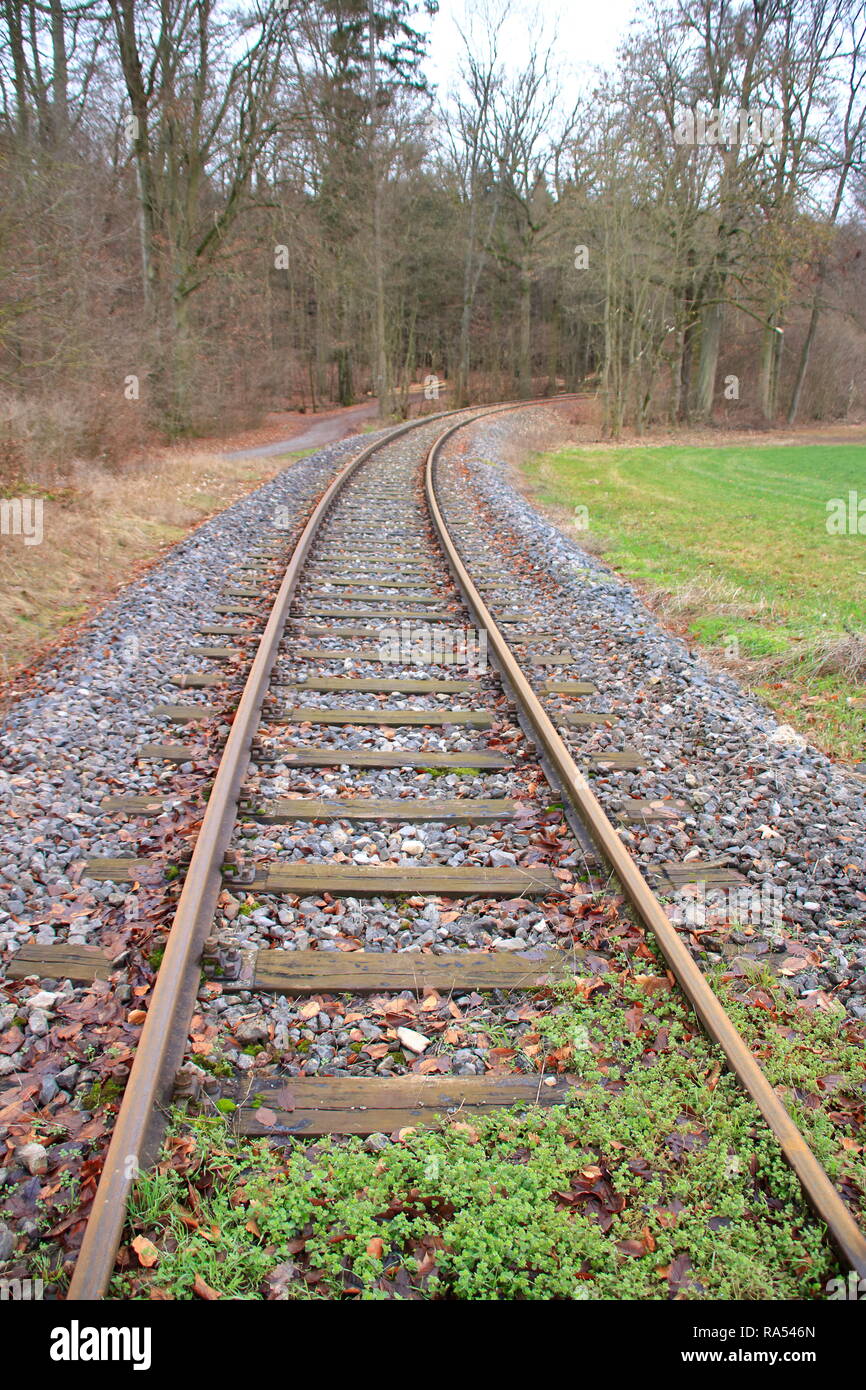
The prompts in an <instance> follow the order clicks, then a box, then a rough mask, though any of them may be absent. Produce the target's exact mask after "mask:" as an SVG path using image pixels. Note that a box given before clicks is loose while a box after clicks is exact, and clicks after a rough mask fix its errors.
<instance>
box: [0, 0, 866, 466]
mask: <svg viewBox="0 0 866 1390" xmlns="http://www.w3.org/2000/svg"><path fill="white" fill-rule="evenodd" d="M0 6H2V10H0V179H2V185H3V199H2V208H0V450H4V451H5V453H4V457H5V458H6V460H7V465H8V464H9V461H11V462H12V463H14V462H15V460H16V459H24V460H26V459H28V458H32V457H33V456H40V457H46V456H55V457H57V458H58V459H62V458H63V457H68V456H69V455H70V454H73V453H84V454H91V455H104V456H112V455H118V454H121V453H122V452H123V451H124V450H126V449H128V448H129V447H130V446H131V445H134V444H136V443H142V442H144V441H145V440H147V439H150V438H153V437H155V436H160V437H169V438H174V437H178V436H182V435H184V434H191V433H195V432H201V431H203V430H207V429H212V428H216V427H217V426H219V427H225V426H226V425H231V424H232V423H235V422H238V423H240V422H242V421H243V422H245V421H249V420H253V419H255V418H256V417H257V415H258V414H260V413H261V412H262V411H264V410H267V409H277V408H302V409H312V410H315V409H318V408H320V407H321V406H323V405H328V404H332V403H340V404H349V403H351V402H353V401H355V400H358V399H360V398H362V397H363V396H364V395H365V394H367V393H372V394H374V395H375V396H377V397H378V399H379V402H380V410H381V413H382V415H383V416H390V415H394V414H401V413H405V412H406V410H407V409H408V402H409V393H410V387H411V386H412V384H413V383H417V382H418V381H419V380H424V379H425V378H427V379H429V378H434V377H435V378H436V379H437V380H440V379H441V380H442V381H447V383H448V386H449V391H450V396H449V399H450V400H452V401H453V402H455V403H458V404H459V403H464V402H466V401H469V400H483V399H493V398H507V397H514V396H518V397H527V396H530V395H534V394H543V393H545V392H554V391H556V390H561V389H563V388H565V389H578V388H588V389H592V390H597V391H598V392H599V395H600V399H601V402H602V407H603V412H604V420H605V424H606V426H607V428H608V429H609V431H610V432H611V433H612V434H614V435H615V434H617V433H619V432H620V431H621V430H623V429H624V428H636V429H638V430H641V429H644V428H646V427H648V426H649V425H651V424H654V423H658V422H663V423H666V424H669V425H676V424H681V423H690V422H701V421H708V420H710V419H712V418H714V417H715V418H717V419H728V420H736V421H741V422H743V423H754V422H758V421H764V422H767V423H771V422H779V421H785V420H787V421H788V422H789V423H793V422H795V421H797V420H800V419H811V418H829V417H838V416H844V415H846V414H849V413H851V412H856V411H858V410H861V409H862V408H863V406H864V405H866V399H864V396H866V392H864V386H863V384H862V383H863V381H864V368H866V280H864V274H863V251H864V245H866V229H864V204H866V165H864V142H866V65H864V54H866V4H864V3H863V0H748V3H745V2H744V0H738V2H737V3H733V2H732V0H647V3H645V5H644V7H643V9H642V10H641V11H640V14H639V16H638V18H637V20H636V22H635V23H634V24H633V25H632V27H631V28H630V30H629V32H628V34H627V35H626V36H624V38H623V42H622V44H621V46H620V50H619V53H618V57H617V60H616V62H615V63H614V64H613V65H612V67H611V69H610V70H609V71H607V72H604V73H599V74H597V75H596V76H595V77H594V78H593V79H592V80H589V81H584V82H582V83H581V84H580V85H579V86H578V85H576V83H575V80H574V78H573V77H572V76H570V75H569V73H568V70H567V67H566V65H565V63H564V61H563V59H564V56H565V55H566V50H567V49H570V48H571V47H573V45H574V38H575V36H574V35H569V36H565V37H562V36H560V37H557V36H556V35H555V34H554V35H548V37H545V36H544V32H543V30H544V27H545V26H544V24H543V23H542V22H541V21H540V20H539V21H538V22H537V23H535V24H533V23H532V22H531V21H530V22H528V24H527V41H526V46H525V49H524V51H523V52H522V54H521V56H520V59H519V61H517V62H515V61H513V60H511V61H508V62H507V61H506V58H505V55H504V54H503V52H502V51H501V41H500V30H501V23H502V19H503V14H504V12H505V11H506V10H507V8H508V0H503V2H502V3H501V4H498V5H497V4H494V3H493V0H488V2H487V5H486V7H485V4H484V0H476V2H475V3H472V0H470V3H469V5H468V7H467V16H466V21H465V24H464V25H463V27H462V28H461V30H460V33H459V46H460V55H459V62H458V63H457V64H456V67H455V77H454V79H453V81H451V82H449V84H448V85H447V88H446V89H443V90H434V89H432V87H431V84H430V82H429V80H428V76H427V66H428V57H427V44H426V39H425V18H426V15H431V14H433V13H434V12H435V9H436V5H435V0H421V3H419V4H413V3H411V0H276V3H269V4H265V3H262V0H255V3H252V4H250V3H242V4H241V6H240V7H239V8H229V7H228V6H227V5H225V4H224V3H222V0H78V3H64V0H0ZM425 12H426V15H425Z"/></svg>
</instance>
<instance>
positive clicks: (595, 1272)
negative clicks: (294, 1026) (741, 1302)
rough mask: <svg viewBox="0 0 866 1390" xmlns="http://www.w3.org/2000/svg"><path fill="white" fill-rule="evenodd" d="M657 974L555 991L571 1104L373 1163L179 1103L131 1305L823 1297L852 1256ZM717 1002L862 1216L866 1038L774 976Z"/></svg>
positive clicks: (124, 1290) (474, 1123)
mask: <svg viewBox="0 0 866 1390" xmlns="http://www.w3.org/2000/svg"><path fill="white" fill-rule="evenodd" d="M644 968H646V967H645V966H644ZM648 978H650V977H645V976H640V975H637V976H632V975H630V974H629V973H628V971H626V972H625V973H624V974H622V975H619V974H617V975H616V977H615V979H614V980H610V979H609V977H605V979H606V984H605V986H604V988H603V989H600V990H594V991H592V993H591V994H590V995H589V997H587V996H586V993H585V992H584V991H581V989H580V988H579V984H580V982H578V987H575V986H574V985H572V986H569V987H565V986H563V987H562V988H561V989H560V991H559V992H558V994H557V996H555V997H554V998H553V999H551V1000H550V1001H549V1003H550V1006H551V1007H550V1009H549V1012H548V1013H547V1014H546V1015H545V1018H544V1019H543V1021H542V1022H541V1024H540V1026H539V1030H538V1031H539V1032H540V1034H541V1036H542V1037H543V1039H544V1042H545V1047H546V1048H547V1049H548V1050H549V1051H548V1058H549V1060H550V1061H551V1063H552V1056H553V1054H552V1052H551V1051H550V1050H551V1049H558V1050H560V1051H561V1050H562V1049H570V1051H571V1055H570V1056H569V1057H568V1062H567V1065H568V1070H569V1071H570V1072H571V1073H572V1074H576V1075H577V1076H578V1078H579V1083H578V1084H579V1085H580V1087H581V1088H582V1089H581V1093H580V1094H579V1095H578V1096H577V1097H576V1099H575V1100H574V1101H573V1102H572V1103H569V1104H568V1105H566V1106H561V1107H556V1108H555V1109H551V1110H543V1109H535V1110H531V1111H530V1112H529V1113H527V1114H525V1115H522V1116H521V1115H518V1114H516V1113H513V1112H500V1113H498V1114H495V1115H492V1116H489V1117H487V1118H482V1119H476V1118H475V1117H474V1116H473V1117H471V1118H468V1117H467V1116H466V1115H465V1114H464V1115H457V1116H456V1117H455V1119H456V1121H457V1123H456V1124H454V1125H452V1126H450V1127H447V1128H445V1129H444V1130H442V1131H439V1132H437V1131H422V1130H412V1131H409V1132H406V1133H405V1134H404V1135H403V1136H402V1137H401V1139H399V1140H398V1141H396V1142H393V1143H391V1144H390V1145H388V1146H387V1147H385V1149H384V1150H382V1151H381V1152H372V1153H371V1152H368V1151H367V1150H366V1149H365V1148H364V1145H363V1142H362V1141H361V1140H360V1139H348V1140H335V1139H324V1140H319V1141H318V1142H316V1143H313V1144H311V1143H310V1142H309V1141H303V1140H292V1141H289V1142H288V1144H287V1146H286V1147H285V1148H284V1149H282V1150H280V1149H275V1148H272V1147H271V1146H269V1145H268V1144H267V1143H266V1142H265V1141H256V1142H245V1141H242V1140H238V1139H236V1138H235V1137H234V1136H233V1135H232V1133H231V1130H230V1128H229V1127H228V1126H227V1125H226V1122H225V1120H224V1119H223V1118H221V1117H214V1118H210V1119H208V1118H204V1117H199V1118H197V1119H196V1118H186V1117H184V1116H183V1115H182V1114H180V1113H178V1114H177V1116H176V1118H175V1123H174V1127H173V1131H172V1133H171V1134H170V1136H169V1139H168V1143H167V1149H166V1153H165V1157H164V1160H163V1162H162V1163H161V1165H160V1167H159V1170H158V1171H157V1172H156V1173H154V1174H153V1175H150V1176H147V1177H145V1178H143V1179H141V1180H140V1181H139V1183H138V1185H137V1187H136V1190H135V1193H134V1196H133V1199H132V1204H131V1209H130V1221H129V1225H128V1228H127V1232H126V1238H125V1239H126V1242H127V1244H128V1246H132V1248H133V1249H135V1248H136V1247H135V1246H133V1245H132V1242H133V1241H136V1240H137V1241H139V1244H140V1242H141V1239H142V1238H143V1239H144V1240H145V1241H149V1242H151V1243H152V1245H153V1246H154V1247H155V1251H151V1250H150V1249H149V1247H145V1253H146V1254H147V1255H148V1256H150V1255H155V1257H156V1258H155V1263H154V1264H153V1266H152V1267H151V1268H148V1269H142V1268H138V1267H137V1265H138V1261H137V1258H136V1257H135V1256H133V1255H131V1254H129V1255H128V1256H127V1272H126V1273H123V1274H119V1275H117V1276H116V1277H115V1280H114V1283H113V1286H112V1291H111V1296H112V1297H117V1298H145V1299H146V1298H150V1297H166V1296H168V1297H172V1298H181V1299H183V1298H190V1297H193V1296H194V1292H195V1291H194V1285H195V1282H196V1279H199V1280H203V1281H204V1283H205V1284H206V1285H207V1286H208V1287H209V1288H210V1289H212V1290H215V1291H216V1292H217V1293H218V1294H220V1295H221V1296H222V1297H229V1298H242V1299H257V1298H261V1297H264V1296H271V1297H273V1296H274V1290H273V1281H274V1279H279V1280H281V1281H282V1283H283V1286H284V1291H283V1294H282V1296H283V1297H284V1298H290V1299H309V1298H343V1297H355V1298H358V1297H359V1298H361V1299H367V1300H378V1299H383V1298H413V1297H414V1298H417V1297H420V1298H424V1299H461V1300H488V1299H529V1300H536V1299H551V1298H555V1299H575V1298H590V1299H611V1300H621V1299H649V1300H653V1299H666V1298H669V1297H671V1296H675V1295H676V1294H677V1293H679V1294H680V1296H683V1297H687V1298H691V1299H724V1298H738V1299H751V1300H772V1299H790V1298H820V1297H823V1296H824V1292H825V1289H826V1285H827V1281H828V1280H829V1279H830V1278H833V1277H835V1276H836V1274H837V1273H838V1268H837V1261H836V1260H835V1257H834V1256H833V1254H832V1251H831V1250H830V1248H829V1246H828V1244H827V1241H826V1238H825V1236H824V1233H823V1230H822V1228H821V1227H820V1225H819V1224H818V1223H817V1222H816V1221H815V1219H814V1218H813V1217H812V1216H811V1214H810V1212H809V1210H808V1208H807V1207H806V1205H805V1203H804V1200H803V1198H802V1194H801V1193H800V1190H799V1187H798V1184H797V1182H796V1180H795V1178H794V1176H793V1174H792V1173H791V1171H790V1170H789V1169H788V1167H787V1166H786V1164H785V1163H784V1161H783V1159H782V1157H781V1155H780V1152H779V1150H778V1148H777V1146H776V1144H775V1142H774V1141H773V1140H772V1139H771V1138H770V1136H769V1135H768V1133H767V1132H766V1129H765V1127H764V1126H763V1124H762V1122H761V1120H760V1117H759V1115H758V1112H757V1110H756V1109H755V1107H754V1105H753V1104H752V1102H751V1101H749V1100H748V1099H747V1098H746V1097H745V1096H744V1094H743V1093H742V1092H741V1091H740V1089H739V1087H738V1085H737V1083H736V1081H735V1080H734V1078H733V1077H732V1076H731V1075H730V1074H729V1073H728V1072H726V1071H725V1070H724V1067H723V1064H722V1061H721V1058H720V1055H719V1054H718V1052H717V1051H716V1049H715V1048H714V1047H713V1045H712V1044H710V1043H709V1042H708V1041H707V1040H706V1039H705V1038H704V1036H703V1034H701V1033H700V1032H699V1031H697V1027H696V1025H695V1023H694V1020H693V1018H692V1017H691V1015H690V1013H689V1010H688V1008H687V1007H686V1006H685V1005H684V1003H683V1001H682V999H681V998H680V997H679V995H678V994H677V993H675V992H672V993H668V992H667V991H666V989H664V988H662V989H658V988H653V989H650V990H648V988H647V984H646V981H647V979H648ZM651 978H653V979H655V981H656V984H662V985H663V983H664V981H663V980H661V979H659V977H651ZM584 984H585V982H584ZM720 988H721V989H722V992H723V993H724V994H725V995H726V1003H727V1006H728V1008H729V1010H730V1011H731V1012H732V1013H733V1015H734V1017H735V1020H736V1022H737V1023H738V1024H739V1026H740V1028H741V1030H742V1032H743V1033H744V1035H745V1036H746V1038H747V1041H748V1042H749V1043H750V1045H751V1046H752V1047H753V1049H754V1050H755V1051H756V1053H757V1054H758V1055H759V1056H760V1058H761V1059H762V1061H763V1063H764V1066H765V1068H766V1070H767V1073H768V1075H769V1078H770V1080H771V1082H772V1083H773V1084H774V1085H775V1086H776V1087H778V1088H779V1090H780V1092H781V1094H782V1095H783V1096H784V1097H785V1098H786V1100H787V1101H788V1104H789V1105H790V1107H791V1109H792V1111H793V1113H794V1115H795V1118H796V1119H797V1121H798V1122H799V1123H800V1125H801V1127H802V1128H803V1130H804V1131H805V1133H806V1135H807V1137H808V1139H809V1141H810V1142H811V1143H812V1145H813V1146H814V1149H815V1151H816V1153H817V1155H818V1156H819V1158H820V1159H821V1161H822V1162H823V1163H824V1165H825V1166H826V1168H827V1170H828V1172H829V1173H830V1175H831V1177H832V1178H833V1179H834V1180H835V1181H836V1183H837V1185H840V1186H841V1187H842V1189H843V1190H844V1191H845V1192H846V1194H847V1195H848V1196H849V1198H851V1199H852V1201H853V1202H854V1203H855V1206H856V1203H857V1201H858V1199H859V1198H860V1197H861V1196H862V1194H863V1190H864V1186H866V1166H864V1163H863V1159H862V1156H861V1153H860V1149H859V1147H858V1143H857V1138H856V1137H857V1135H858V1119H859V1118H862V1116H861V1110H862V1100H861V1097H862V1087H863V1084H864V1079H866V1057H864V1053H863V1049H862V1046H861V1045H860V1044H859V1043H858V1041H857V1039H856V1037H855V1036H854V1035H853V1034H849V1033H846V1031H845V1030H843V1029H841V1028H840V1023H839V1016H838V1014H832V1015H822V1014H810V1013H807V1012H805V1011H804V1010H802V1009H799V1008H797V1007H796V1006H795V1005H794V1004H793V1003H792V1002H791V1000H790V998H789V997H788V996H785V995H784V994H783V993H782V991H781V990H779V989H778V987H777V986H774V985H772V984H767V983H760V984H744V983H743V982H739V983H737V984H735V983H733V982H732V983H731V984H725V983H723V984H721V986H720ZM734 990H736V991H737V992H736V993H734ZM859 1138H860V1142H862V1134H861V1135H860V1136H859Z"/></svg>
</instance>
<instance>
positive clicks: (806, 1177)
mask: <svg viewBox="0 0 866 1390" xmlns="http://www.w3.org/2000/svg"><path fill="white" fill-rule="evenodd" d="M554 399H555V398H554ZM467 423H472V422H460V423H457V424H454V425H452V426H450V428H448V429H447V430H445V431H444V433H443V434H441V435H440V436H439V438H438V439H437V440H436V441H435V443H434V444H433V445H432V447H431V448H430V450H429V451H428V454H427V460H426V467H425V493H426V499H427V505H428V508H429V511H430V515H431V518H432V521H433V525H434V527H435V530H436V533H437V535H438V537H439V540H440V542H441V545H442V548H443V550H444V552H445V554H446V557H447V559H448V563H449V566H450V568H451V571H452V573H453V575H454V578H455V580H456V582H457V585H458V587H459V589H460V590H461V592H462V594H463V597H464V599H465V600H466V603H467V605H468V607H469V608H470V610H471V611H472V613H473V615H474V618H475V622H476V624H477V626H478V628H479V629H481V630H485V629H486V631H487V642H488V650H489V651H491V652H492V654H493V657H494V660H495V663H496V665H497V667H498V668H499V670H500V673H501V674H502V675H503V676H504V678H505V679H506V680H507V682H508V683H509V684H510V686H511V689H512V691H513V693H514V695H515V698H516V699H517V701H518V703H519V704H520V706H521V707H522V710H523V712H524V714H525V715H526V717H527V718H528V720H529V723H530V725H531V727H532V729H533V731H534V734H535V738H536V740H537V742H538V743H539V745H540V747H541V748H542V749H543V750H544V752H545V753H546V755H547V757H548V759H549V761H550V763H551V765H552V767H553V768H554V770H555V772H556V775H557V777H558V778H559V781H560V784H561V788H562V790H563V792H564V793H565V795H566V796H567V797H568V798H569V799H570V800H571V802H572V804H573V805H574V806H575V808H576V810H577V812H578V814H579V816H580V818H581V819H582V821H583V822H584V824H585V825H586V828H587V830H588V831H589V833H590V835H591V836H592V839H593V841H594V842H595V844H596V846H597V848H598V850H599V852H600V853H601V855H602V856H603V858H604V859H605V860H606V861H607V863H608V864H609V866H610V868H611V869H612V870H613V872H614V873H615V875H616V877H617V878H618V879H619V882H620V884H621V885H622V888H623V891H624V892H625V895H626V897H627V898H628V900H629V902H630V903H631V905H632V907H633V909H634V911H635V912H636V914H637V916H638V918H639V919H640V921H641V923H642V924H643V925H644V927H646V928H647V929H648V930H649V931H650V932H651V933H652V935H653V936H654V937H655V939H656V941H657V942H658V945H659V948H660V950H661V952H662V954H663V955H664V957H665V960H666V961H667V963H668V965H669V966H670V968H671V971H672V972H673V974H674V976H675V978H676V979H677V981H678V983H679V985H680V987H681V988H682V990H683V992H684V993H685V995H686V996H687V998H688V999H689V1001H690V1002H691V1004H692V1007H693V1008H694V1011H695V1013H696V1014H697V1016H698V1018H699V1019H700V1021H701V1023H702V1024H703V1027H704V1029H705V1031H706V1032H707V1034H708V1035H709V1037H710V1038H711V1039H712V1040H713V1042H715V1043H716V1044H717V1045H718V1046H719V1047H720V1048H721V1049H722V1051H723V1052H724V1054H725V1057H726V1058H727V1060H728V1063H729V1065H730V1067H731V1070H732V1071H733V1072H734V1074H735V1075H736V1076H737V1078H738V1079H739V1081H740V1083H741V1085H742V1086H743V1087H744V1089H745V1090H746V1091H747V1093H748V1094H749V1095H750V1096H751V1098H752V1100H754V1102H755V1104H756V1105H757V1107H758V1109H759V1110H760V1112H761V1114H762V1115H763V1117H764V1119H765V1120H766V1122H767V1124H768V1126H769V1128H770V1129H771V1131H772V1132H773V1134H774V1135H775V1137H776V1139H777V1140H778V1143H779V1145H780V1147H781V1150H782V1153H783V1154H784V1156H785V1159H786V1160H787V1162H788V1163H789V1165H790V1166H791V1168H792V1169H793V1170H794V1172H795V1174H796V1175H797V1178H798V1179H799V1181H800V1184H801V1186H802V1189H803V1192H804V1193H805V1196H806V1198H807V1200H808V1201H809V1203H810V1205H811V1207H812V1209H813V1211H814V1212H815V1213H816V1215H817V1216H818V1218H819V1219H820V1220H821V1221H823V1222H824V1223H825V1225H826V1227H827V1230H828V1232H829V1234H830V1237H831V1239H832V1240H833V1242H834V1243H835V1245H836V1247H837V1249H838V1250H839V1252H840V1254H841V1255H842V1256H843V1258H844V1259H845V1260H846V1261H847V1263H848V1264H849V1265H850V1267H851V1269H853V1270H855V1271H856V1273H857V1275H858V1276H859V1277H860V1278H861V1279H863V1278H866V1236H864V1234H863V1232H862V1231H861V1230H860V1228H859V1226H858V1225H857V1223H856V1221H855V1220H854V1218H853V1216H852V1215H851V1213H850V1212H849V1210H848V1208H847V1207H846V1206H845V1204H844V1202H843V1201H842V1198H841V1197H840V1196H839V1193H838V1192H837V1190H836V1188H835V1187H834V1186H833V1183H832V1182H831V1181H830V1179H829V1177H828V1176H827V1173H826V1172H825V1171H824V1168H823V1167H822V1165H821V1164H820V1162H819V1161H818V1159H817V1158H816V1157H815V1155H814V1154H813V1153H812V1150H811V1149H810V1148H809V1145H808V1143H807V1142H806V1139H805V1138H804V1136H803V1135H802V1134H801V1132H800V1130H799V1129H798V1127H797V1125H796V1124H795V1122H794V1120H793V1119H792V1117H791V1115H790V1114H789V1113H788V1110H787V1109H786V1107H785V1105H784V1104H783V1102H782V1101H781V1100H780V1099H779V1097H778V1095H777V1094H776V1092H775V1090H774V1089H773V1087H772V1086H771V1085H770V1082H769V1081H768V1079H767V1077H766V1075H765V1074H764V1071H763V1070H762V1068H761V1066H760V1064H759V1063H758V1062H757V1061H756V1059H755V1057H754V1056H753V1055H752V1053H751V1051H750V1050H749V1048H748V1046H747V1045H746V1043H745V1041H744V1039H743V1038H742V1036H741V1035H740V1033H739V1031H738V1030H737V1028H736V1027H735V1025H734V1024H733V1023H732V1021H731V1019H730V1018H729V1017H728V1015H727V1013H726V1012H725V1009H724V1007H723V1005H722V1003H721V1001H720V1000H719V999H718V997H717V995H716V994H715V993H714V991H713V990H712V988H711V987H710V985H709V983H708V982H707V980H706V978H705V976H704V974H703V972H702V971H701V970H700V968H699V967H698V966H697V965H696V964H695V962H694V960H693V959H692V956H691V954H690V952H689V950H688V948H687V947H686V946H685V945H684V943H683V942H682V941H681V939H680V937H679V935H678V934H677V931H676V929H675V927H674V926H673V925H672V923H671V921H670V920H669V918H668V916H667V914H666V912H665V910H664V908H663V907H662V905H661V903H660V902H659V900H658V898H657V897H656V895H655V893H654V892H653V891H652V889H651V888H650V886H649V884H648V883H647V881H646V879H645V878H644V876H643V874H642V873H641V870H640V868H639V866H638V864H637V863H636V861H635V860H634V858H633V857H632V855H631V854H630V853H629V851H628V849H627V848H626V846H625V845H624V844H623V842H622V840H621V839H620V837H619V835H618V833H617V831H616V828H615V826H614V825H613V823H612V822H611V821H610V820H609V819H608V817H607V816H606V814H605V812H604V810H603V808H602V806H601V803H600V802H599V801H598V799H597V797H596V796H595V793H594V792H593V791H592V788H591V787H590V785H589V782H588V781H587V779H586V778H585V777H584V776H583V773H582V772H581V771H580V769H579V768H578V766H577V764H576V763H575V761H574V759H573V758H572V756H571V754H570V753H569V751H568V748H567V747H566V745H565V743H564V742H563V740H562V739H561V738H560V736H559V734H558V733H557V731H556V728H555V727H554V724H553V722H552V720H551V718H550V716H549V715H548V714H547V712H546V710H545V709H544V706H543V705H542V703H541V701H540V700H539V699H538V696H537V695H536V694H535V692H534V690H533V689H532V686H531V685H530V683H529V681H528V680H527V678H526V676H525V675H524V672H523V670H522V668H521V666H520V663H519V662H518V660H517V658H516V657H515V656H514V653H513V652H512V650H511V648H510V646H509V644H508V642H507V640H506V638H505V637H504V635H503V633H502V632H501V631H500V629H499V627H498V625H497V623H496V621H495V619H494V617H493V615H492V614H491V612H490V610H489V608H488V607H487V605H486V604H485V602H484V600H483V598H482V596H481V594H480V593H479V591H478V589H477V588H476V587H475V584H474V583H473V581H472V579H471V577H470V574H469V571H468V570H467V568H466V566H465V565H464V563H463V561H462V559H461V557H460V554H459V551H458V549H457V546H456V544H455V543H454V541H453V539H452V537H451V534H450V532H449V530H448V525H447V522H446V521H445V518H444V515H443V513H442V510H441V508H440V506H439V502H438V498H437V494H436V485H435V476H434V475H435V466H436V462H437V459H438V458H439V455H440V452H441V450H442V447H443V446H444V444H445V443H446V441H447V440H448V439H450V438H451V436H452V435H453V434H455V433H456V431H457V430H458V429H462V428H464V427H465V424H467Z"/></svg>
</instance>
